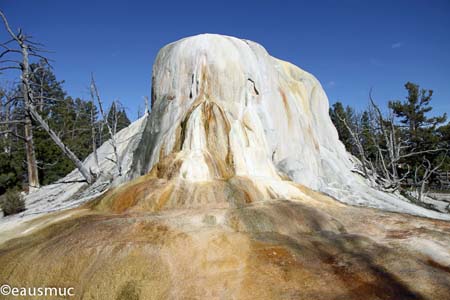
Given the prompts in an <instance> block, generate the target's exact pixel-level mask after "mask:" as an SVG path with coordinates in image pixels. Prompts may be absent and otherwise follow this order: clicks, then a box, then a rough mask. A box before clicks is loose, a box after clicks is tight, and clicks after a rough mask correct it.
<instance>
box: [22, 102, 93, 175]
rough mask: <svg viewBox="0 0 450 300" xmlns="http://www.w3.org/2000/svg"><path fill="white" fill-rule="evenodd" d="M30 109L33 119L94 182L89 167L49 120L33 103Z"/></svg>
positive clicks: (82, 173) (81, 171)
mask: <svg viewBox="0 0 450 300" xmlns="http://www.w3.org/2000/svg"><path fill="white" fill-rule="evenodd" d="M28 110H29V112H30V114H31V115H32V116H33V119H34V120H36V122H38V123H39V124H40V125H41V126H42V128H43V129H44V130H45V131H46V132H47V133H48V135H49V136H50V138H51V139H52V140H53V142H54V143H55V144H56V145H57V146H58V147H59V148H60V149H61V151H62V152H63V153H64V154H65V155H66V156H67V157H68V158H69V159H70V160H71V161H72V162H73V163H74V164H75V166H76V167H77V169H78V170H79V171H80V173H81V175H83V177H84V178H85V179H86V181H87V183H89V184H91V183H93V181H94V180H93V178H92V176H91V173H90V172H89V170H88V169H86V167H85V166H84V165H83V163H82V162H81V161H80V160H79V159H78V157H77V156H76V155H75V154H74V153H73V152H72V151H71V150H70V149H69V148H68V147H67V146H66V145H65V144H64V143H63V142H62V141H61V139H60V138H59V137H58V135H57V134H56V133H55V132H54V131H53V130H51V129H50V127H49V126H48V124H47V122H45V120H44V119H42V117H41V116H40V115H39V114H38V113H37V111H36V110H35V108H34V107H33V105H31V104H30V105H29V106H28Z"/></svg>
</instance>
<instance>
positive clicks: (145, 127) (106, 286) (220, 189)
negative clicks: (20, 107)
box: [0, 35, 450, 300]
mask: <svg viewBox="0 0 450 300" xmlns="http://www.w3.org/2000/svg"><path fill="white" fill-rule="evenodd" d="M140 122H141V123H139V126H137V125H133V126H136V127H135V129H136V130H131V131H129V132H135V133H136V137H135V138H132V140H133V142H132V143H131V145H130V147H128V148H124V149H123V151H122V152H121V153H124V154H126V156H127V161H126V164H127V165H126V167H125V168H124V170H126V175H124V176H122V177H120V178H117V177H115V176H114V175H113V174H112V175H111V179H112V182H111V183H109V184H108V189H107V190H106V191H105V192H104V193H102V194H101V195H99V196H98V197H96V198H95V199H94V200H92V201H89V202H88V203H86V204H85V205H84V206H82V207H79V208H73V209H70V210H66V211H63V212H56V213H53V214H49V215H46V216H43V217H40V218H37V219H33V220H28V221H26V222H22V223H20V224H19V225H17V226H15V227H10V228H9V229H8V230H6V231H5V230H4V231H3V233H2V232H1V231H0V266H1V268H0V282H8V283H9V284H10V285H13V286H58V287H67V286H73V287H74V288H75V293H76V297H75V299H327V300H328V299H346V300H347V299H355V300H356V299H358V300H360V299H449V295H450V250H449V249H450V223H449V222H448V221H444V220H435V219H428V218H423V217H419V216H412V215H409V214H404V213H393V212H386V211H383V210H378V209H374V208H362V207H356V206H350V205H347V204H345V203H351V204H364V205H367V206H373V207H379V208H383V209H386V210H392V211H402V212H407V213H412V214H417V215H423V216H429V217H435V218H441V219H446V218H448V216H446V215H444V214H439V213H435V212H430V211H427V210H425V209H422V208H418V207H415V206H414V205H412V204H410V203H407V202H405V201H403V200H402V199H400V198H398V197H394V196H390V195H386V194H383V193H379V192H376V191H374V190H372V189H370V188H369V187H368V186H367V185H366V183H365V182H364V180H363V179H362V178H360V177H358V175H355V174H353V173H352V172H351V168H352V166H353V165H352V162H351V157H350V156H349V155H348V154H347V153H346V152H345V150H344V148H343V146H342V144H341V143H340V142H339V141H338V137H337V134H336V130H335V129H334V127H333V126H332V123H331V121H330V119H329V117H328V101H327V98H326V96H325V94H324V92H323V90H322V88H321V86H320V84H319V83H318V81H317V80H316V79H315V78H314V77H313V76H312V75H310V74H308V73H306V72H304V71H302V70H300V69H299V68H297V67H295V66H293V65H290V64H289V63H286V62H283V61H280V60H277V59H275V58H273V57H271V56H269V55H268V54H267V52H266V51H265V50H264V49H263V48H262V47H261V46H259V45H258V44H256V43H253V42H250V41H244V40H239V39H236V38H232V37H224V36H218V35H200V36H195V37H191V38H187V39H183V40H181V41H178V42H176V43H173V44H170V45H168V46H166V47H164V48H163V49H162V50H161V51H160V53H159V54H158V57H157V59H156V62H155V65H154V69H153V93H152V113H151V115H150V116H149V117H145V118H144V119H142V120H140ZM121 134H122V135H123V136H126V135H127V131H126V130H125V131H123V132H121ZM133 136H134V135H133ZM110 169H111V170H112V169H113V168H110ZM111 172H113V171H111ZM119 183H122V184H119ZM311 188H313V189H317V190H320V191H324V192H327V193H329V194H332V195H334V196H335V197H336V198H338V199H339V200H340V201H342V202H345V203H342V202H338V201H336V200H335V199H333V198H330V197H328V196H326V195H324V194H322V193H320V192H315V191H312V189H311ZM36 195H37V194H35V197H36ZM41 195H42V196H45V194H44V193H43V194H41Z"/></svg>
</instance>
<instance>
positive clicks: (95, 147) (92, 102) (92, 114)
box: [91, 99, 100, 171]
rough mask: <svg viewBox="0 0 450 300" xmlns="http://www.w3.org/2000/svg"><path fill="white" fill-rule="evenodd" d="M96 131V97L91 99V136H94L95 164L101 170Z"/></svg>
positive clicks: (93, 151)
mask: <svg viewBox="0 0 450 300" xmlns="http://www.w3.org/2000/svg"><path fill="white" fill-rule="evenodd" d="M95 136H96V133H95V118H94V99H92V100H91V138H92V153H93V154H94V160H95V165H96V166H97V168H98V170H99V171H100V166H99V164H98V155H97V143H96V142H97V141H96V138H95Z"/></svg>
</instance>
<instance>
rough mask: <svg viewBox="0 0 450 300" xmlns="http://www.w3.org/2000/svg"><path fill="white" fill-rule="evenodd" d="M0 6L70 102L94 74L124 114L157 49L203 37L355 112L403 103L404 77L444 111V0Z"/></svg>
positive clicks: (20, 0)
mask: <svg viewBox="0 0 450 300" xmlns="http://www.w3.org/2000/svg"><path fill="white" fill-rule="evenodd" d="M0 7H1V9H2V10H3V11H4V12H5V14H6V15H7V17H8V18H9V21H10V23H11V25H12V27H13V28H17V27H22V28H23V29H24V30H25V32H27V33H29V34H31V35H33V36H34V37H35V40H36V41H40V42H42V43H44V44H45V45H46V48H47V49H49V50H52V51H54V53H51V54H50V57H51V58H52V59H53V60H54V63H53V66H54V69H55V73H56V75H57V77H58V78H59V79H64V80H65V84H64V88H65V90H66V91H67V92H68V93H69V94H70V95H71V96H73V97H84V98H86V99H88V97H89V93H88V86H89V78H90V73H91V72H94V74H95V76H96V79H97V83H98V86H99V88H100V92H101V95H102V97H103V98H104V100H105V102H110V101H111V100H112V99H115V98H118V99H120V101H121V102H122V103H124V105H125V106H126V107H127V109H128V112H129V114H130V116H131V117H132V118H135V117H136V112H137V107H138V105H139V104H142V103H143V100H142V96H144V95H149V94H150V82H151V80H150V78H151V67H152V64H153V60H154V58H155V56H156V54H157V52H158V50H159V49H160V48H161V47H163V46H164V45H165V44H167V43H170V42H172V41H175V40H177V39H180V38H182V37H186V36H190V35H195V34H199V33H205V32H208V33H220V34H227V35H233V36H237V37H242V38H246V39H250V40H253V41H256V42H259V43H260V44H262V45H263V46H264V47H265V48H266V49H267V50H268V51H269V53H271V54H272V55H273V56H276V57H278V58H281V59H284V60H288V61H290V62H292V63H294V64H296V65H298V66H300V67H301V68H303V69H305V70H307V71H309V72H311V73H313V74H314V75H315V76H316V77H317V78H318V79H319V80H320V82H321V83H322V85H323V87H324V89H325V91H326V92H327V94H328V97H329V99H330V102H331V103H333V102H335V101H336V100H340V101H342V102H343V103H344V104H349V105H351V106H353V107H355V108H357V109H363V108H364V107H365V106H366V105H367V101H368V100H367V99H368V92H369V89H370V88H371V87H372V88H373V91H374V96H375V99H376V100H377V101H378V102H379V103H381V104H384V103H386V102H387V101H388V100H390V99H404V97H405V95H406V94H405V90H404V87H403V85H404V83H405V82H406V81H412V82H415V83H418V84H420V85H421V86H422V87H425V88H430V89H433V90H434V92H435V95H434V98H433V99H434V100H433V102H432V103H433V107H434V111H435V113H442V112H447V113H450V1H449V0H442V1H439V0H430V1H415V0H409V1H345V0H344V1H337V0H336V1H263V0H261V1H250V0H246V1H242V0H241V1H231V0H229V1H212V0H210V1H194V0H191V1H174V0H170V1H167V0H166V1H162V0H158V1H125V0H123V1H95V0H89V1H84V0H77V1H57V0H54V1H45V0H40V1H31V0H29V1H25V0H0ZM0 38H1V39H2V40H4V39H6V38H7V36H6V33H5V32H4V30H1V33H0ZM0 76H1V77H2V78H1V79H3V80H5V78H7V77H8V76H11V75H0ZM1 79H0V80H1Z"/></svg>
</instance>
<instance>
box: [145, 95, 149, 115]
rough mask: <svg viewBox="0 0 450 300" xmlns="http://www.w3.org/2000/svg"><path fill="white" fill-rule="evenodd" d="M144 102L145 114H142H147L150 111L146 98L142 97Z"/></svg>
mask: <svg viewBox="0 0 450 300" xmlns="http://www.w3.org/2000/svg"><path fill="white" fill-rule="evenodd" d="M144 102H145V113H144V114H149V113H150V110H149V107H148V96H144Z"/></svg>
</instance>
